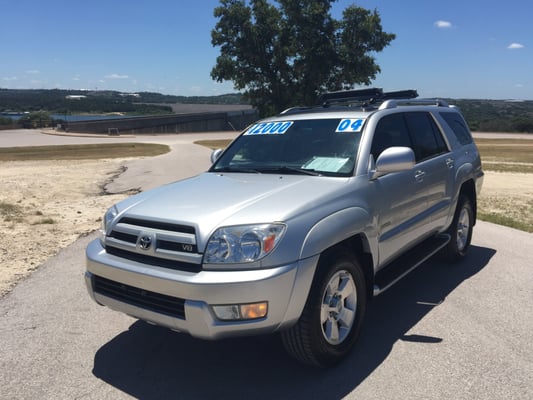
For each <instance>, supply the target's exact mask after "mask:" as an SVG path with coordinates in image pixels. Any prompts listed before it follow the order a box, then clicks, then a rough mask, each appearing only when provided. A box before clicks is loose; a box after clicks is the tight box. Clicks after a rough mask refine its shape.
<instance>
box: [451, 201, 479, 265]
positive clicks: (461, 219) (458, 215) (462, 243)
mask: <svg viewBox="0 0 533 400" xmlns="http://www.w3.org/2000/svg"><path fill="white" fill-rule="evenodd" d="M473 228H474V212H473V211H472V203H471V202H470V199H469V198H468V197H466V196H465V195H459V200H458V202H457V208H456V210H455V215H454V217H453V221H452V224H451V225H450V227H449V228H448V232H447V233H448V234H449V235H450V236H451V240H450V243H448V245H447V246H446V247H445V248H444V256H445V258H446V259H447V260H448V261H451V262H456V261H459V260H461V259H462V258H464V256H466V253H467V252H468V248H469V247H470V242H471V241H472V230H473Z"/></svg>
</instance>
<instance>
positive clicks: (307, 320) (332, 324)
mask: <svg viewBox="0 0 533 400" xmlns="http://www.w3.org/2000/svg"><path fill="white" fill-rule="evenodd" d="M365 309H366V286H365V278H364V274H363V270H362V269H361V267H360V265H359V263H358V261H357V259H356V258H355V257H353V256H352V255H351V254H350V253H349V252H345V251H340V252H338V253H335V254H331V255H327V256H324V257H323V258H321V260H320V263H319V265H318V269H317V273H316V276H315V279H314V281H313V284H312V286H311V291H310V293H309V297H308V299H307V302H306V305H305V307H304V310H303V312H302V315H301V317H300V319H299V320H298V322H297V324H296V325H295V326H293V327H292V328H291V329H289V330H287V331H284V332H282V334H281V336H282V340H283V344H284V346H285V348H286V350H287V352H288V353H289V354H290V355H291V356H293V357H294V358H296V359H297V360H299V361H301V362H303V363H305V364H310V365H313V366H320V367H326V366H331V365H335V364H337V363H339V362H340V361H341V360H342V359H343V358H344V357H345V356H346V355H347V354H348V353H349V351H350V350H351V348H352V347H353V345H354V343H355V342H356V340H357V338H358V336H359V332H360V330H361V326H362V323H363V316H364V313H365Z"/></svg>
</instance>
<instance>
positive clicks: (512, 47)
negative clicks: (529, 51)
mask: <svg viewBox="0 0 533 400" xmlns="http://www.w3.org/2000/svg"><path fill="white" fill-rule="evenodd" d="M524 47H525V46H524V45H523V44H520V43H511V44H510V45H509V46H507V48H508V49H509V50H517V49H523V48H524Z"/></svg>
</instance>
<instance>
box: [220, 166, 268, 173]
mask: <svg viewBox="0 0 533 400" xmlns="http://www.w3.org/2000/svg"><path fill="white" fill-rule="evenodd" d="M213 172H240V173H245V174H260V173H261V171H258V170H257V169H252V168H239V167H224V168H219V169H215V170H213Z"/></svg>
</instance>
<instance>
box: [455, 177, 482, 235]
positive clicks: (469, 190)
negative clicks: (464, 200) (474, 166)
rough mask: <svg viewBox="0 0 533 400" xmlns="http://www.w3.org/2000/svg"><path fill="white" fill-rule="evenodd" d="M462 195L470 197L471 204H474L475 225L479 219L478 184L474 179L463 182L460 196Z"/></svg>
mask: <svg viewBox="0 0 533 400" xmlns="http://www.w3.org/2000/svg"><path fill="white" fill-rule="evenodd" d="M461 195H464V196H466V197H468V199H469V200H470V204H471V205H472V212H473V214H474V221H473V225H475V224H476V221H477V195H476V184H475V182H474V180H473V179H470V180H467V181H466V182H463V184H462V185H461V189H460V190H459V196H461ZM458 198H459V197H458Z"/></svg>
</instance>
